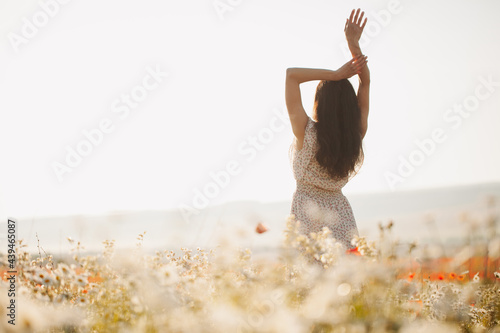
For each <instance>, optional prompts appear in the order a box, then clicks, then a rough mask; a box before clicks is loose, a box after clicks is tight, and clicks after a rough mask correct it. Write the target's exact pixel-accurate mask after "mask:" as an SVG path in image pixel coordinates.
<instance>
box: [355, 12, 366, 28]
mask: <svg viewBox="0 0 500 333" xmlns="http://www.w3.org/2000/svg"><path fill="white" fill-rule="evenodd" d="M358 10H359V9H358ZM363 15H365V12H361V15H360V16H359V19H358V21H357V22H356V24H357V25H359V24H360V23H361V22H363Z"/></svg>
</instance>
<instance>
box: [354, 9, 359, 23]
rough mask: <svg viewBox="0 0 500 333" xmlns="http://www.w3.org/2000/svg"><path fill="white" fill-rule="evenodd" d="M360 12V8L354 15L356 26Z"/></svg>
mask: <svg viewBox="0 0 500 333" xmlns="http://www.w3.org/2000/svg"><path fill="white" fill-rule="evenodd" d="M359 11H360V8H358V10H357V11H356V15H354V21H353V23H354V24H357V23H356V22H358V15H359Z"/></svg>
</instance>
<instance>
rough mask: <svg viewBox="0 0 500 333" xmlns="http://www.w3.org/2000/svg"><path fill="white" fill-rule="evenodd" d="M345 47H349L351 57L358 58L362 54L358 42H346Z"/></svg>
mask: <svg viewBox="0 0 500 333" xmlns="http://www.w3.org/2000/svg"><path fill="white" fill-rule="evenodd" d="M347 46H348V47H349V51H351V54H352V56H353V57H354V56H358V55H360V54H362V52H361V47H359V41H349V40H348V41H347Z"/></svg>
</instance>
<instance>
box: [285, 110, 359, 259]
mask: <svg viewBox="0 0 500 333" xmlns="http://www.w3.org/2000/svg"><path fill="white" fill-rule="evenodd" d="M314 125H315V122H314V121H313V120H312V119H311V118H310V117H308V120H307V126H306V131H305V136H304V144H303V146H302V149H300V150H297V147H296V144H297V140H296V139H295V138H294V141H293V143H292V145H291V147H290V160H291V161H290V162H291V164H292V169H293V175H294V178H295V180H296V182H297V188H296V190H295V192H294V194H293V199H292V206H291V211H290V214H293V215H295V219H296V220H298V221H300V227H299V231H300V232H301V233H302V234H304V235H307V236H309V233H311V232H320V231H321V230H322V229H323V227H325V226H326V227H328V228H329V229H330V230H331V231H332V236H333V237H334V238H335V239H336V240H337V241H338V242H340V243H341V244H342V245H343V246H344V247H345V249H346V250H347V249H352V248H354V246H353V245H352V244H351V240H352V238H353V237H354V236H355V235H356V236H359V233H358V228H357V225H356V220H355V219H354V215H353V212H352V209H351V205H350V204H349V201H348V200H347V198H346V197H345V196H344V195H343V194H342V188H343V187H344V185H345V184H347V181H348V177H346V178H343V179H332V177H331V176H330V175H329V174H328V172H327V170H326V169H325V168H323V167H322V166H321V165H319V163H318V161H317V160H316V157H315V154H316V151H317V149H318V143H317V139H316V128H315V126H314Z"/></svg>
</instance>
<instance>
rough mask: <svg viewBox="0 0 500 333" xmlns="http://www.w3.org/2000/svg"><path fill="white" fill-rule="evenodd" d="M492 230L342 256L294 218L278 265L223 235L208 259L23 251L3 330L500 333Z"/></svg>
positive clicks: (499, 251)
mask: <svg viewBox="0 0 500 333" xmlns="http://www.w3.org/2000/svg"><path fill="white" fill-rule="evenodd" d="M497 223H498V218H497V217H496V216H495V215H491V216H489V217H488V218H487V219H486V220H485V221H482V222H481V223H475V224H473V227H471V228H470V229H469V230H468V231H467V235H466V237H464V243H463V244H462V245H461V246H459V247H455V248H446V247H445V246H444V245H443V244H427V245H425V246H420V245H419V244H417V243H409V244H400V243H399V242H398V241H397V238H396V237H394V235H392V233H391V228H392V225H393V224H392V222H390V223H388V224H386V225H380V228H379V229H380V237H379V239H378V240H376V241H368V240H367V239H365V238H363V237H360V238H356V239H354V240H353V245H355V246H356V248H355V249H352V250H348V251H346V250H345V249H344V248H342V247H341V245H340V244H339V243H336V242H335V240H334V239H333V238H332V237H331V235H330V233H329V231H328V229H326V228H325V229H324V230H323V232H321V233H318V234H312V235H310V237H305V236H303V235H300V234H299V233H298V229H297V227H298V225H297V221H295V219H294V217H293V215H291V216H289V217H288V218H287V226H286V230H285V232H284V235H285V237H284V238H285V239H284V243H283V247H282V251H281V252H280V256H279V258H278V260H276V259H268V260H266V259H263V258H261V259H258V260H257V259H255V258H253V257H252V254H251V252H250V251H249V250H248V249H241V248H238V246H237V245H236V244H233V243H232V242H231V235H226V236H227V237H226V238H224V239H221V241H220V246H218V247H217V248H215V249H200V248H198V249H187V248H181V249H180V251H179V252H178V253H174V252H173V251H157V252H156V253H155V254H146V253H144V251H143V250H142V243H143V241H144V239H143V238H144V234H141V235H139V236H138V244H137V246H136V247H135V248H134V249H132V250H130V251H129V252H126V253H123V252H118V251H116V250H115V248H114V242H113V241H112V240H110V241H106V242H104V244H103V251H102V253H100V254H98V255H89V254H85V252H83V251H82V245H81V244H80V243H79V242H76V241H73V240H69V241H70V243H71V244H72V250H71V259H70V260H64V261H62V260H57V259H55V258H53V257H52V256H51V255H50V254H46V253H39V254H30V253H28V252H27V251H26V245H25V244H24V243H23V241H22V240H21V241H19V244H18V246H17V255H18V261H17V271H18V275H17V281H16V302H17V304H18V306H17V313H16V325H15V326H12V325H9V324H8V319H9V318H8V317H7V316H6V315H7V310H6V304H8V302H9V298H8V296H7V293H8V285H9V284H8V281H7V280H6V278H7V275H6V274H4V272H5V271H6V267H7V265H6V264H7V260H6V259H7V258H6V256H5V254H3V255H2V265H3V266H2V267H3V271H2V276H3V279H2V281H1V284H0V303H1V304H2V306H1V308H0V318H1V322H0V331H2V332H11V331H12V332H235V333H236V332H406V333H408V332H490V331H494V332H497V331H498V332H500V328H497V327H498V323H499V320H500V288H499V283H498V282H497V277H500V275H499V273H498V272H497V271H498V270H499V267H498V264H499V261H498V260H499V257H500V237H499V236H498V235H497V232H496V227H497ZM471 225H472V224H471ZM484 230H486V235H487V236H486V237H483V236H478V235H479V231H484ZM299 248H300V249H302V252H299V251H298V249H299ZM401 249H403V250H401ZM301 253H302V254H301ZM450 253H453V255H450ZM0 270H2V269H1V268H0Z"/></svg>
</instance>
